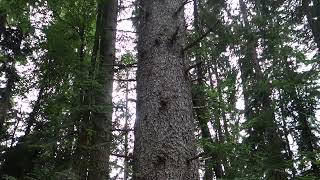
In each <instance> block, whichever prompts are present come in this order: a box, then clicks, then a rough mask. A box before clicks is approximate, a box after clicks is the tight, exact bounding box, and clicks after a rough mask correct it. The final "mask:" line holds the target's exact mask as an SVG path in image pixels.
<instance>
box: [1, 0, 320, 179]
mask: <svg viewBox="0 0 320 180" xmlns="http://www.w3.org/2000/svg"><path fill="white" fill-rule="evenodd" d="M148 2H149V3H148ZM150 2H154V3H155V4H156V3H165V5H163V6H164V7H167V8H163V7H162V6H161V7H160V6H159V12H158V10H157V8H154V11H157V13H160V12H171V10H172V9H174V8H173V7H176V6H177V5H176V4H179V3H180V4H179V6H178V8H176V9H175V10H174V14H173V15H171V16H170V18H172V19H174V20H173V21H172V22H178V23H177V27H178V28H177V29H176V30H174V29H173V30H172V35H171V34H170V33H171V29H170V27H171V26H170V23H171V21H168V22H160V23H156V21H155V23H154V24H153V25H154V27H155V26H159V28H162V26H164V25H163V24H161V23H168V25H165V26H167V28H168V30H167V31H166V32H164V34H161V35H160V36H159V38H157V37H152V36H151V35H149V34H150V33H149V34H148V33H147V32H153V31H152V28H150V29H151V30H150V29H148V28H145V29H143V28H144V24H148V21H147V20H148V16H149V14H148V12H147V10H146V9H147V8H149V7H152V3H150ZM161 8H163V9H161ZM151 9H152V8H151ZM151 13H152V12H151ZM183 14H184V16H183ZM150 17H151V18H149V20H150V19H151V20H150V21H152V20H153V18H154V17H153V16H152V15H150ZM168 17H169V16H168ZM183 17H184V18H185V20H184V21H182V19H183ZM163 18H167V16H165V13H164V15H163ZM179 18H180V19H179ZM176 19H178V20H177V21H175V20H176ZM179 23H180V24H179ZM183 23H185V24H183ZM151 24H152V23H151ZM146 27H147V25H146ZM182 29H183V30H182ZM156 30H157V27H155V31H156ZM181 34H183V35H181ZM169 35H170V36H169ZM182 36H183V37H185V38H184V40H181V42H180V40H179V39H181V37H182ZM0 37H1V39H0V179H10V180H14V179H19V180H20V179H21V180H22V179H48V180H49V179H52V180H56V179H59V180H60V179H61V180H63V179H92V180H94V179H123V180H128V179H139V173H143V172H140V171H143V170H145V169H143V168H145V167H144V164H147V163H143V159H139V158H140V156H143V154H142V152H143V153H146V154H145V156H146V157H149V156H148V154H147V153H148V151H147V150H146V151H142V150H144V148H146V147H147V146H145V145H144V144H143V142H145V141H143V138H145V139H147V140H148V138H150V137H155V135H154V134H152V133H149V132H150V131H148V128H149V129H152V127H148V128H146V129H147V130H144V129H143V127H146V126H147V124H144V123H141V124H140V123H139V124H138V125H136V126H137V127H138V130H139V131H138V132H134V131H135V130H136V129H135V128H137V127H135V125H134V124H135V120H136V118H137V116H139V112H142V113H140V116H142V115H141V114H143V113H145V112H147V113H149V111H152V110H153V109H152V108H153V107H151V106H153V105H152V104H153V103H152V102H151V103H149V104H148V105H151V106H150V109H149V110H148V105H141V103H139V102H144V101H143V97H138V103H137V95H136V91H138V94H139V92H141V93H140V94H143V93H146V94H147V93H153V92H151V91H150V92H148V90H149V89H150V86H151V85H150V83H151V84H152V82H150V83H149V82H148V78H147V76H149V75H150V77H154V76H157V75H154V76H153V74H154V73H155V72H156V73H157V72H158V71H157V70H159V73H160V74H161V73H167V74H169V75H170V74H171V73H172V71H171V70H172V69H173V68H171V67H169V66H165V67H161V66H160V65H159V66H156V68H158V69H155V70H154V71H149V70H150V69H148V68H150V67H149V66H150V64H147V62H146V61H144V60H143V58H144V57H145V56H147V57H150V58H153V59H157V57H160V60H158V61H161V57H162V56H161V54H156V55H154V56H155V57H154V56H153V55H152V53H151V55H150V54H148V53H147V52H146V53H145V54H147V55H145V54H143V53H144V50H146V51H148V48H146V47H149V46H147V45H148V40H150V39H152V40H154V41H155V47H156V48H161V47H162V46H163V45H162V44H163V41H165V40H168V42H169V43H168V44H167V45H166V46H170V47H171V46H172V47H171V48H169V49H168V51H170V52H169V53H171V50H170V49H173V50H172V53H175V50H177V49H179V48H180V50H181V52H182V53H183V54H184V55H185V57H186V59H187V61H186V64H185V67H186V69H185V73H186V76H187V77H188V79H189V80H190V83H191V86H192V94H191V95H192V104H193V106H190V108H193V112H192V114H193V119H192V120H193V122H194V124H195V126H196V127H195V128H194V130H193V131H192V132H191V133H193V134H194V135H195V140H196V141H195V145H196V151H197V152H196V155H195V156H194V157H191V158H190V159H188V163H191V162H192V163H193V162H195V164H198V165H197V166H196V165H195V166H194V167H197V171H198V172H199V174H200V178H201V179H205V180H212V179H270V180H273V179H274V180H277V179H279V180H281V179H301V180H303V179H304V180H307V179H308V180H309V179H310V180H311V179H320V148H319V146H320V141H319V138H320V111H319V107H320V106H319V105H320V103H319V102H320V101H319V98H320V88H319V87H320V81H319V80H320V74H319V71H320V67H319V66H320V59H319V58H320V1H319V0H277V1H274V0H171V1H170V0H162V1H161V0H154V1H151V0H150V1H148V0H136V1H134V0H119V1H116V0H55V1H53V0H1V1H0ZM177 39H178V40H177ZM176 41H177V42H178V43H176ZM184 41H185V42H184ZM139 43H140V46H139ZM170 43H171V44H170ZM179 43H180V44H184V46H183V47H180V46H179V47H177V44H178V45H180V44H179ZM137 44H138V46H137ZM153 48H154V47H153V46H152V47H150V52H151V49H153ZM152 52H154V51H153V50H152ZM155 52H156V51H155ZM184 55H183V57H184ZM183 57H182V59H183ZM179 58H180V56H179ZM170 62H171V61H170ZM139 68H140V69H144V70H146V71H142V70H141V71H140V72H138V77H136V71H137V69H138V71H139ZM159 68H160V69H159ZM173 72H174V71H173ZM176 72H177V73H179V72H180V71H178V70H177V71H176ZM146 73H147V74H146ZM148 73H149V74H148ZM144 77H145V78H144ZM166 77H167V76H166ZM169 77H170V76H169ZM159 78H161V77H160V76H159ZM136 80H138V86H137V83H136ZM149 80H150V81H151V80H152V78H149ZM139 81H140V84H139ZM159 81H160V80H159ZM163 81H168V84H169V83H170V82H171V81H170V78H169V79H165V80H163ZM152 85H153V84H152ZM156 85H157V84H155V86H156ZM159 87H160V89H161V88H164V87H162V86H159ZM179 87H180V86H179ZM179 87H178V88H179ZM165 88H167V87H165ZM165 88H164V90H166V89H165ZM168 88H171V86H168ZM172 88H176V87H172ZM178 88H177V89H178ZM143 89H146V91H144V90H143ZM179 92H180V91H179ZM139 98H140V99H141V101H140V100H139ZM177 99H178V100H179V97H177ZM168 102H169V100H167V99H165V100H161V101H160V102H159V104H160V108H159V109H160V110H162V111H164V112H166V113H169V112H171V111H170V108H169V110H167V108H168V107H169V105H168ZM136 104H137V106H138V107H137V108H138V115H137V113H136ZM185 104H188V103H187V102H186V103H185ZM155 106H157V104H155ZM161 108H164V109H165V110H163V109H161ZM146 109H147V110H146ZM167 115H168V114H167ZM171 115H172V114H170V113H169V115H168V116H171ZM159 116H160V115H159ZM160 117H164V118H166V117H167V116H166V114H165V115H163V116H160ZM190 117H191V116H190ZM172 118H177V117H172ZM158 121H161V119H158ZM141 122H143V121H141ZM157 127H161V125H159V126H158V125H157ZM190 127H192V126H190ZM169 128H170V127H169ZM178 128H179V127H178ZM154 129H155V130H154V131H155V132H156V134H161V135H163V134H164V135H165V134H166V133H167V132H164V130H163V129H161V128H158V129H157V128H154ZM168 132H169V131H168ZM179 132H180V131H179ZM134 135H136V136H138V137H134ZM161 135H159V136H161ZM135 139H138V141H135ZM149 141H150V143H151V144H152V143H153V142H151V141H152V139H151V140H150V139H149ZM135 142H139V144H138V145H135V144H134V143H135ZM190 143H193V141H192V140H190ZM134 146H135V150H134V151H135V152H133V148H134ZM172 146H180V144H179V143H176V144H175V143H174V145H172ZM187 148H188V147H186V149H187ZM173 149H174V148H173ZM191 149H192V147H191ZM164 153H165V154H166V153H168V152H164ZM170 153H171V152H170ZM150 156H152V155H150ZM157 158H158V160H157V161H159V162H160V163H159V165H157V164H156V165H154V167H155V168H159V169H161V168H162V165H161V162H162V161H165V160H163V158H164V157H160V156H157ZM136 159H139V163H138V164H135V160H136ZM150 161H152V160H150ZM192 163H191V164H192ZM141 167H143V168H141ZM171 168H173V170H174V168H175V166H173V167H171ZM147 170H148V168H147ZM151 171H152V170H151ZM157 172H158V171H157ZM159 172H160V170H159ZM154 177H155V176H154ZM161 177H164V176H161ZM140 179H142V178H140ZM147 179H148V178H147ZM155 179H156V178H155ZM158 179H161V178H158ZM173 179H179V178H173ZM182 179H183V178H182ZM190 179H191V178H190Z"/></svg>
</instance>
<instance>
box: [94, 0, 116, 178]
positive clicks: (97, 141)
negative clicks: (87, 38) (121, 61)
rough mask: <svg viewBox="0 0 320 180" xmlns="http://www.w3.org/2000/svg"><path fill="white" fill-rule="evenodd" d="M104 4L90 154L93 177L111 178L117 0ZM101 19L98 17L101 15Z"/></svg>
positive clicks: (102, 2) (102, 7) (107, 1)
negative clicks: (110, 161) (98, 86)
mask: <svg viewBox="0 0 320 180" xmlns="http://www.w3.org/2000/svg"><path fill="white" fill-rule="evenodd" d="M98 3H99V7H101V22H97V23H101V24H100V25H101V26H100V27H101V34H100V38H101V40H100V58H99V61H98V62H97V63H98V64H97V66H96V76H97V82H98V83H99V84H100V85H101V89H98V90H96V91H95V92H96V94H95V95H94V101H95V102H94V105H95V111H94V112H93V115H92V122H93V131H94V133H93V137H92V138H93V142H92V148H91V154H90V156H91V157H90V158H91V159H90V160H91V161H90V173H89V179H90V180H98V179H99V180H100V179H101V180H103V179H109V156H110V153H111V141H112V132H111V129H112V112H113V111H112V107H113V105H112V89H113V77H114V68H113V67H114V64H115V41H116V31H115V29H116V26H117V14H118V13H117V12H118V1H117V0H103V1H98ZM98 19H99V18H98Z"/></svg>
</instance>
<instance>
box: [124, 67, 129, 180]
mask: <svg viewBox="0 0 320 180" xmlns="http://www.w3.org/2000/svg"><path fill="white" fill-rule="evenodd" d="M126 71H127V72H126V79H129V71H128V70H126ZM125 96H126V105H125V106H126V111H125V123H124V129H125V132H124V156H125V157H126V158H125V159H124V168H123V180H128V178H129V162H128V161H129V159H128V158H127V157H128V151H129V145H128V135H129V131H127V129H129V126H128V123H129V122H128V121H129V106H128V102H129V82H126V95H125Z"/></svg>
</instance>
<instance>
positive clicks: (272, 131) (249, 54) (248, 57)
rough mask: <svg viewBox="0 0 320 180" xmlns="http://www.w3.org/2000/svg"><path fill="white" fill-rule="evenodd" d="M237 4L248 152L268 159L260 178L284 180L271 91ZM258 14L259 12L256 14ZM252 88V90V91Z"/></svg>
mask: <svg viewBox="0 0 320 180" xmlns="http://www.w3.org/2000/svg"><path fill="white" fill-rule="evenodd" d="M239 3H240V12H241V14H242V17H243V21H244V28H246V29H247V32H246V37H245V40H246V41H247V42H246V47H245V49H244V53H245V57H244V58H243V61H242V63H241V64H240V69H241V72H242V75H241V77H242V83H243V89H244V97H245V116H246V118H247V120H248V121H249V122H250V121H251V122H252V125H251V128H250V129H249V132H248V133H249V138H248V139H249V143H251V144H252V147H253V149H252V150H254V151H259V152H263V154H264V156H266V157H268V158H264V159H265V162H264V164H263V166H262V167H261V168H262V169H261V170H262V171H261V175H263V174H264V173H266V176H267V179H279V180H280V179H286V175H287V174H286V172H285V167H284V162H283V160H284V159H283V158H282V154H281V151H282V149H281V143H282V142H281V137H279V136H278V134H277V133H278V131H279V129H278V127H277V123H276V120H275V115H274V109H273V108H272V100H271V93H272V91H271V88H270V85H269V83H268V81H267V79H266V78H265V77H264V76H263V73H262V71H261V68H260V65H259V59H258V55H257V51H256V48H257V41H256V39H255V37H254V35H252V32H251V30H250V29H251V28H250V24H249V20H248V14H247V7H246V4H245V3H244V1H243V0H240V1H239ZM258 5H260V4H258ZM262 9H263V7H262ZM258 13H263V12H260V11H259V12H258ZM248 87H249V89H248ZM253 88H256V89H254V90H253ZM250 89H252V92H254V93H255V94H251V96H249V92H250V91H248V90H250ZM252 92H251V93H252ZM274 163H276V164H274Z"/></svg>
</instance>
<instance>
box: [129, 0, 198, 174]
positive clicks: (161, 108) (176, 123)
mask: <svg viewBox="0 0 320 180" xmlns="http://www.w3.org/2000/svg"><path fill="white" fill-rule="evenodd" d="M184 3H185V0H154V1H150V0H140V6H139V7H140V13H141V14H140V23H139V28H138V31H139V44H138V71H137V120H136V125H135V138H136V139H135V147H134V167H133V179H135V180H140V179H141V180H142V179H146V180H149V179H153V180H158V179H159V180H160V179H163V180H167V179H174V180H188V179H192V180H195V179H199V176H198V162H197V160H196V159H195V160H192V161H189V159H192V158H194V157H195V156H196V146H195V144H196V141H195V138H194V134H193V132H194V130H195V129H194V128H195V127H194V122H193V115H192V98H191V88H190V81H189V78H188V75H187V72H186V70H187V67H186V66H187V64H188V63H187V60H186V57H185V55H184V54H183V53H182V51H183V48H184V46H185V20H184V11H183V10H184V7H183V6H184Z"/></svg>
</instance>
